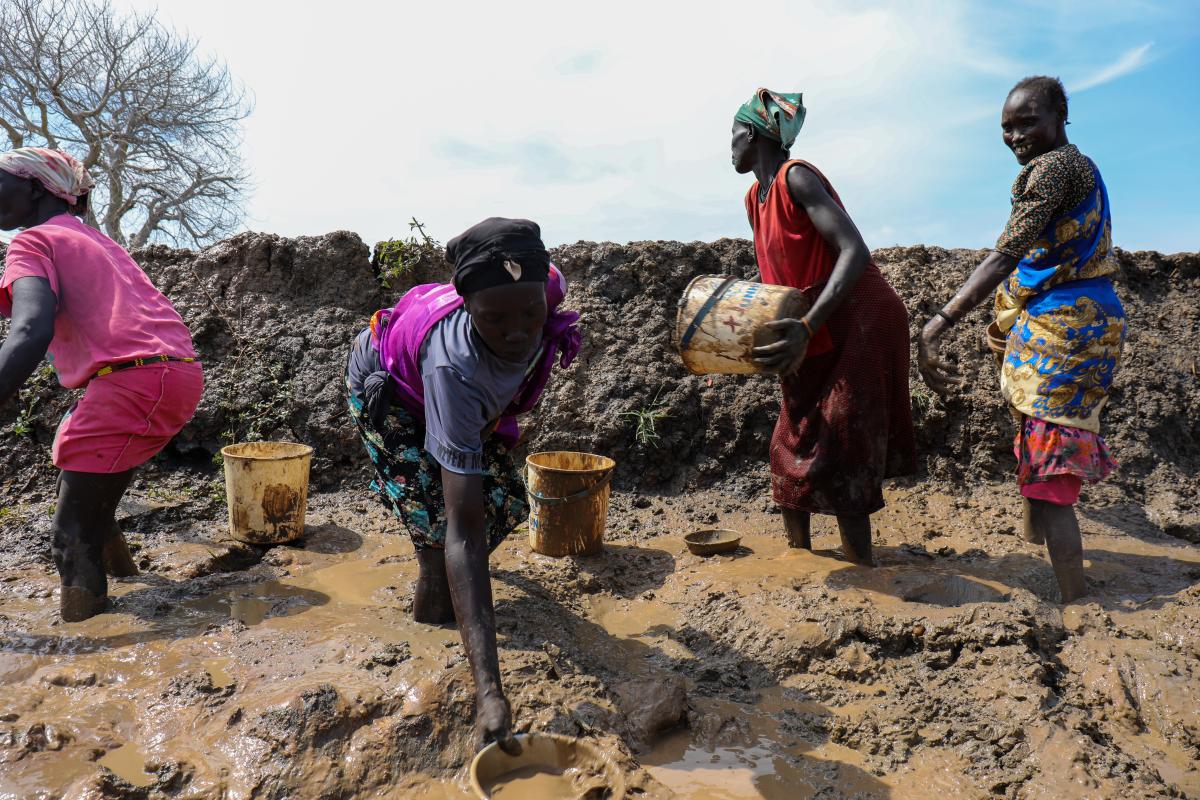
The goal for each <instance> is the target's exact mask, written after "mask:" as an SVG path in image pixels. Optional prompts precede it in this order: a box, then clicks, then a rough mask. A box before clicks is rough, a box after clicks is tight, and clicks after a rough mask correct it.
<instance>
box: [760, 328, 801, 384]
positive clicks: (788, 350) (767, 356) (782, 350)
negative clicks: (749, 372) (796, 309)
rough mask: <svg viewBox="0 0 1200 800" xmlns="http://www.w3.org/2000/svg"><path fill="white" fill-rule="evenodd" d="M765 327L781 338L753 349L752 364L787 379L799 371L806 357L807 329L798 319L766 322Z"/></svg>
mask: <svg viewBox="0 0 1200 800" xmlns="http://www.w3.org/2000/svg"><path fill="white" fill-rule="evenodd" d="M766 327H767V329H768V330H772V331H775V332H776V333H778V334H779V335H780V337H781V338H780V339H779V341H777V342H773V343H771V344H765V345H763V346H762V347H756V348H754V349H753V350H752V351H751V352H750V355H751V356H753V357H754V363H756V364H758V365H760V366H763V367H766V368H767V369H769V370H771V371H772V372H774V373H776V374H778V375H780V376H782V377H787V376H788V375H791V374H792V373H794V372H795V371H796V370H798V369H800V365H801V364H803V363H804V357H805V356H806V355H808V342H809V338H808V329H807V328H806V327H804V323H803V322H801V321H800V320H798V319H781V320H776V321H775V322H768V323H767V325H766Z"/></svg>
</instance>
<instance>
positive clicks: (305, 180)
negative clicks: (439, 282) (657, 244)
mask: <svg viewBox="0 0 1200 800" xmlns="http://www.w3.org/2000/svg"><path fill="white" fill-rule="evenodd" d="M119 3H120V4H121V5H124V6H126V7H133V8H138V9H148V8H154V7H157V8H158V10H159V13H160V15H161V17H162V18H163V19H165V20H166V21H168V22H169V23H171V24H173V25H175V26H176V27H178V28H181V29H185V30H187V31H189V32H190V33H191V34H193V35H194V36H196V37H197V38H198V39H199V40H200V43H201V48H202V49H203V50H207V51H210V52H213V53H215V54H217V55H219V56H220V57H222V58H224V59H225V60H226V61H227V62H228V64H229V66H230V68H231V69H232V70H233V72H234V73H235V74H236V75H238V76H239V77H240V78H241V79H242V80H243V81H244V82H245V84H246V85H247V86H248V87H249V88H250V89H251V90H252V91H253V93H254V95H255V98H256V102H257V106H256V111H255V113H254V115H253V116H252V117H251V118H250V120H249V121H248V123H247V126H246V145H245V157H246V160H247V163H248V165H249V167H250V168H251V170H252V171H253V173H254V178H255V190H254V193H253V196H252V197H251V198H250V200H249V205H248V208H249V212H250V220H249V221H248V227H250V228H253V229H256V230H265V231H273V232H278V233H282V234H286V235H299V234H320V233H325V232H328V231H330V230H335V229H349V230H354V231H357V232H358V233H360V234H361V235H362V236H363V238H364V239H365V240H367V241H368V242H374V241H376V240H378V239H381V238H385V237H388V236H393V235H402V234H405V233H407V230H408V228H407V225H406V224H405V223H406V222H407V220H408V219H409V218H410V217H413V216H416V217H417V218H418V219H420V220H422V221H423V222H425V223H426V224H427V226H428V228H429V230H430V231H431V233H432V234H433V235H434V236H436V237H437V238H439V239H441V240H443V241H445V240H446V239H448V238H450V237H451V236H453V235H455V234H456V233H458V232H459V231H460V230H462V229H463V228H465V227H466V226H468V225H470V224H472V223H474V222H476V221H478V220H479V219H481V218H483V217H485V216H490V215H493V214H497V215H505V216H526V217H530V218H532V219H535V220H537V221H538V222H540V223H541V224H542V227H543V232H544V235H545V238H546V239H547V241H548V242H550V243H552V244H555V243H561V242H568V241H575V240H578V239H594V240H615V241H629V240H638V239H683V240H692V239H702V240H711V239H715V238H718V237H721V236H745V235H747V233H748V230H747V226H746V223H745V215H744V211H743V207H742V195H743V193H744V192H745V190H746V187H747V181H746V179H745V178H744V177H742V176H738V175H736V174H734V173H733V171H732V170H731V169H730V166H729V149H728V148H729V125H730V122H731V119H732V116H733V113H734V111H735V110H736V108H737V106H738V105H739V104H740V103H741V102H742V101H743V100H744V99H745V98H746V97H748V96H749V95H750V93H751V92H752V91H753V90H754V89H755V88H756V87H757V86H759V85H764V86H768V87H770V88H773V89H777V90H780V91H803V92H804V94H805V104H806V105H807V107H808V119H807V123H806V126H805V129H804V130H803V131H802V132H801V134H800V138H799V139H798V140H797V143H796V146H795V148H794V150H793V154H794V155H795V156H797V157H802V158H807V159H809V160H811V161H813V162H814V163H815V164H817V165H818V166H819V167H820V168H821V169H822V170H823V171H824V172H825V173H826V174H827V175H828V176H829V177H830V179H831V180H832V181H833V183H834V185H835V186H836V187H837V189H838V191H839V192H840V194H841V196H842V198H843V200H844V201H845V203H846V205H847V207H848V208H849V210H850V212H851V215H852V216H853V218H854V219H855V221H856V222H857V223H858V225H859V227H860V229H861V230H862V231H863V234H864V236H865V238H866V239H867V242H868V244H870V245H871V246H872V247H880V246H887V245H891V244H913V243H921V242H923V243H927V244H937V245H943V246H967V247H986V246H989V245H990V244H991V243H992V242H994V240H995V237H996V235H997V234H998V232H999V231H1000V230H1001V228H1002V227H1003V224H1004V220H1005V217H1006V214H1007V208H1008V190H1009V186H1010V184H1011V182H1012V179H1013V178H1014V177H1015V175H1016V173H1017V170H1018V167H1017V165H1016V163H1015V161H1014V160H1013V158H1012V156H1011V154H1009V153H1008V151H1007V150H1006V149H1005V148H1004V146H1003V144H1002V142H1001V141H1000V135H999V113H1000V107H1001V105H1002V103H1003V101H1004V97H1005V94H1006V93H1007V91H1008V89H1009V88H1010V87H1011V85H1012V84H1013V83H1014V82H1015V81H1016V80H1018V79H1019V78H1021V77H1023V76H1025V75H1029V74H1036V73H1049V74H1053V75H1059V76H1061V77H1062V78H1063V80H1064V81H1065V82H1066V84H1067V88H1068V91H1069V93H1070V94H1071V119H1072V125H1071V126H1070V127H1069V128H1068V132H1069V135H1070V137H1071V140H1072V141H1073V142H1075V143H1076V144H1078V145H1079V146H1080V148H1081V149H1082V150H1083V151H1084V152H1085V153H1087V154H1088V155H1090V156H1091V157H1092V158H1093V159H1094V160H1095V161H1096V162H1097V164H1098V165H1099V167H1100V170H1101V172H1102V174H1103V175H1104V177H1105V180H1106V182H1107V183H1108V186H1109V191H1110V195H1111V198H1112V203H1113V209H1114V236H1115V239H1116V242H1117V244H1118V245H1120V246H1123V247H1126V248H1129V249H1143V248H1150V249H1158V250H1164V251H1178V250H1198V249H1200V227H1198V225H1197V222H1198V221H1200V200H1198V199H1197V192H1196V191H1195V187H1196V186H1197V185H1198V184H1200V158H1198V157H1197V153H1196V149H1197V145H1200V134H1198V133H1197V131H1198V129H1200V89H1198V88H1197V87H1198V82H1197V76H1200V2H1195V0H1183V1H1182V2H1167V1H1166V0H1162V1H1159V0H1123V1H1122V2H1111V1H1110V0H1086V1H1085V0H1064V1H1063V2H1057V3H1053V2H1038V3H1035V2H1009V3H992V2H966V1H965V0H964V1H962V2H955V1H954V0H942V1H941V2H916V1H914V2H865V1H850V2H847V1H846V0H842V2H833V0H829V1H828V2H826V1H823V0H822V1H817V0H814V1H813V2H783V1H782V0H762V2H760V3H758V4H756V5H754V6H751V5H750V4H736V3H724V4H715V3H711V4H710V3H705V2H679V3H674V2H673V3H665V2H658V3H655V2H646V0H640V1H639V2H628V1H627V0H610V2H606V3H596V4H587V5H586V6H585V5H583V4H575V3H562V2H540V0H539V2H510V3H506V4H496V3H441V4H437V3H429V2H420V3H417V2H402V3H395V4H388V5H386V6H385V5H384V4H377V3H373V2H368V0H339V2H338V3H336V4H328V3H321V4H316V3H314V4H311V6H309V5H308V4H304V3H299V4H296V3H288V4H283V3H276V2H265V1H263V0H259V2H246V1H245V0H119ZM381 6H383V7H382V8H381ZM310 7H311V9H312V10H311V11H310V10H308V9H309V8H310ZM752 8H753V9H758V10H760V11H761V13H762V21H755V22H751V21H746V22H743V21H742V20H740V19H738V18H736V16H735V15H736V14H737V13H739V11H743V10H744V12H745V13H747V15H748V16H749V10H750V9H752ZM1047 9H1048V10H1047Z"/></svg>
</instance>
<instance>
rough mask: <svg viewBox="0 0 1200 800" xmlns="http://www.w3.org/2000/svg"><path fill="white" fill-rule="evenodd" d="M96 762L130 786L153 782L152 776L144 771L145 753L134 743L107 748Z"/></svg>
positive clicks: (141, 785) (145, 784)
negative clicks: (113, 748) (112, 748)
mask: <svg viewBox="0 0 1200 800" xmlns="http://www.w3.org/2000/svg"><path fill="white" fill-rule="evenodd" d="M96 763H98V764H99V765H100V766H102V767H104V768H105V769H107V770H109V771H111V772H112V773H113V774H115V775H117V776H118V777H120V778H121V779H122V780H124V781H125V782H126V783H129V784H130V785H132V786H139V787H145V786H149V785H150V784H152V783H153V782H154V776H153V775H151V774H150V773H148V772H146V755H145V753H143V752H142V749H141V748H140V747H138V746H137V745H136V744H123V745H121V746H120V747H118V748H116V749H115V750H109V751H108V752H107V753H105V754H104V757H103V758H101V759H100V760H99V761H98V762H96Z"/></svg>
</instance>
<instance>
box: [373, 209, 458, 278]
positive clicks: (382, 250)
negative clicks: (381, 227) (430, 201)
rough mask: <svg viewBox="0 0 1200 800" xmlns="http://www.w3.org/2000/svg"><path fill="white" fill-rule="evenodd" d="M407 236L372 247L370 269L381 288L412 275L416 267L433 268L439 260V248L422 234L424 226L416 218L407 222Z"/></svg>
mask: <svg viewBox="0 0 1200 800" xmlns="http://www.w3.org/2000/svg"><path fill="white" fill-rule="evenodd" d="M408 230H409V232H410V235H409V236H408V237H407V238H405V239H389V240H387V241H385V242H379V243H378V244H376V245H375V253H374V255H372V257H371V266H373V267H374V268H375V273H376V274H377V275H378V276H379V282H380V283H381V284H382V285H383V287H384V288H385V289H391V288H392V284H393V283H394V282H397V281H403V280H405V279H406V278H408V277H409V276H411V275H413V274H414V273H416V271H417V270H418V269H419V268H420V267H430V266H434V265H436V264H438V263H440V262H441V261H442V246H441V244H440V243H438V242H437V240H435V239H434V238H433V237H431V236H430V235H429V234H427V233H426V232H425V225H424V223H421V222H418V221H417V218H416V217H413V218H412V219H411V220H409V223H408Z"/></svg>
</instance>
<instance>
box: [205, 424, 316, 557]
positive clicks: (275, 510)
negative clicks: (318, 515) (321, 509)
mask: <svg viewBox="0 0 1200 800" xmlns="http://www.w3.org/2000/svg"><path fill="white" fill-rule="evenodd" d="M312 454H313V449H312V448H311V447H309V446H308V445H306V444H295V443H293V442H248V443H246V444H231V445H229V446H228V447H224V448H221V457H222V458H223V459H224V460H225V496H226V499H227V500H228V502H229V532H230V534H231V535H232V536H233V538H235V539H237V540H238V541H240V542H249V543H250V544H281V543H283V542H291V541H295V540H296V539H299V538H300V537H301V536H303V535H304V515H305V513H306V512H307V510H308V469H309V465H310V464H311V463H312Z"/></svg>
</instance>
